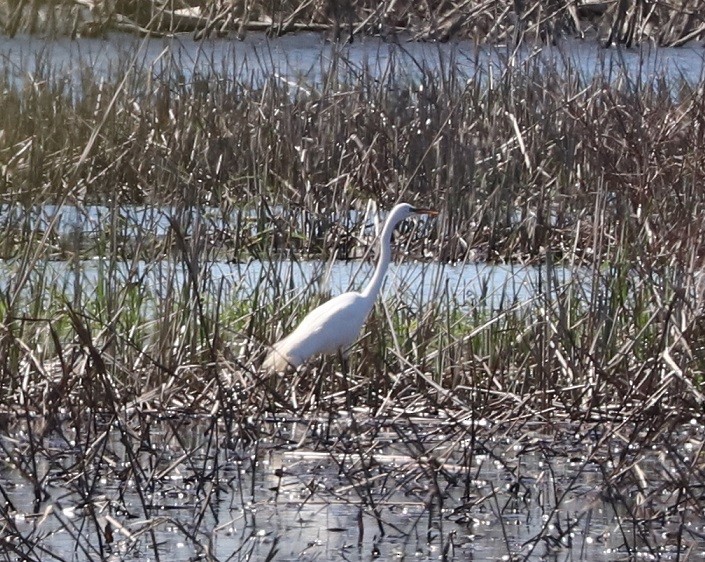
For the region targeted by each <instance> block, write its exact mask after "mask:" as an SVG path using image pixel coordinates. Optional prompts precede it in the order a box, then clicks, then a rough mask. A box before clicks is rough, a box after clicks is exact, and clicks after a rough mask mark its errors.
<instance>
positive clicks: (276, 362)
mask: <svg viewBox="0 0 705 562" xmlns="http://www.w3.org/2000/svg"><path fill="white" fill-rule="evenodd" d="M419 214H425V215H431V216H435V215H437V214H438V211H434V210H432V209H424V208H420V207H413V206H412V205H409V204H408V203H399V204H398V205H397V206H396V207H394V208H393V209H392V211H391V212H390V213H389V216H388V217H387V221H386V222H385V223H384V228H382V234H381V236H380V239H379V243H380V256H379V260H378V261H377V267H376V268H375V271H374V274H373V275H372V279H371V280H370V282H369V283H368V284H367V286H366V287H365V288H364V289H363V290H362V291H360V292H357V291H350V292H347V293H343V294H342V295H338V296H337V297H334V298H332V299H331V300H329V301H328V302H325V303H323V304H322V305H320V306H319V307H317V308H315V309H313V310H312V311H311V312H309V313H308V314H307V315H306V317H305V318H304V319H303V320H302V321H301V323H300V324H299V325H298V327H297V328H296V329H295V330H294V331H293V332H292V333H291V334H289V335H288V336H286V337H285V338H283V339H281V340H279V341H278V342H277V343H275V344H274V345H273V346H272V350H271V351H270V353H269V355H267V357H266V359H265V360H264V363H263V364H262V369H263V370H267V371H283V370H285V369H286V368H287V367H288V366H292V367H298V366H299V365H301V364H303V363H305V362H306V361H307V360H308V359H309V358H310V357H312V356H314V355H317V354H327V353H342V354H345V352H346V350H347V349H348V348H349V347H350V346H351V345H352V344H353V343H354V342H355V340H356V339H357V337H358V335H359V334H360V330H362V325H363V324H364V323H365V319H366V318H367V315H368V314H369V313H370V311H371V310H372V306H373V305H374V302H375V300H376V298H377V295H379V292H380V289H381V288H382V281H383V280H384V276H385V275H386V273H387V269H388V268H389V262H390V261H391V259H392V232H394V228H395V227H396V226H397V225H398V224H399V223H400V222H401V221H403V220H404V219H406V218H409V217H410V216H412V215H419Z"/></svg>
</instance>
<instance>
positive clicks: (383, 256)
mask: <svg viewBox="0 0 705 562" xmlns="http://www.w3.org/2000/svg"><path fill="white" fill-rule="evenodd" d="M396 225H397V221H395V220H390V219H387V222H386V223H385V224H384V228H383V229H382V234H381V236H380V237H379V246H380V253H379V260H377V267H375V272H374V274H373V275H372V279H370V282H369V283H368V284H367V287H365V288H364V289H363V290H362V292H361V294H362V296H363V297H364V298H366V299H370V301H374V300H375V299H376V298H377V295H379V292H380V290H381V289H382V281H384V276H385V274H386V273H387V268H388V267H389V262H390V261H392V232H394V227H395V226H396Z"/></svg>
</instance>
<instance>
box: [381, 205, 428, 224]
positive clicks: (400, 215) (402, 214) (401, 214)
mask: <svg viewBox="0 0 705 562" xmlns="http://www.w3.org/2000/svg"><path fill="white" fill-rule="evenodd" d="M437 214H438V211H435V210H433V209H427V208H425V207H414V206H413V205H409V204H408V203H399V204H398V205H396V206H395V207H394V208H393V209H392V212H391V213H389V218H388V219H387V220H388V222H389V223H391V224H397V223H400V222H401V221H403V220H404V219H407V218H409V217H410V216H412V215H429V216H432V217H435V216H436V215H437Z"/></svg>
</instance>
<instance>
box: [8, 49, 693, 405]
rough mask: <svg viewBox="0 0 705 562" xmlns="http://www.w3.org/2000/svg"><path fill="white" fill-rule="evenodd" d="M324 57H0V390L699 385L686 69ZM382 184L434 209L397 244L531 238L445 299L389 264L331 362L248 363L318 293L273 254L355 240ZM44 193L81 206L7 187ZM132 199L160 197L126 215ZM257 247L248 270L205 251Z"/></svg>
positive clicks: (577, 395)
mask: <svg viewBox="0 0 705 562" xmlns="http://www.w3.org/2000/svg"><path fill="white" fill-rule="evenodd" d="M344 63H345V60H344V58H343V57H342V55H340V54H338V55H337V56H335V57H333V60H332V62H331V63H330V67H327V68H325V69H323V73H322V76H321V78H320V80H318V81H316V82H312V83H301V84H300V85H292V84H291V83H289V82H284V81H282V80H279V79H277V78H266V79H263V80H257V79H255V78H252V79H251V80H252V81H243V80H236V79H233V78H232V77H228V76H227V75H223V74H221V73H219V72H217V70H218V69H217V68H213V73H212V75H208V76H203V75H201V76H198V77H196V78H194V79H193V80H191V81H186V80H184V78H183V76H181V75H179V73H178V68H169V69H166V70H164V69H163V70H164V71H163V72H162V74H161V78H155V77H154V76H149V77H148V76H147V70H146V69H145V70H143V71H142V72H139V71H138V72H134V73H133V72H132V71H131V72H130V73H128V74H116V75H114V76H112V77H111V79H108V80H100V79H98V78H97V77H96V76H93V75H92V74H91V71H90V70H84V71H83V74H82V76H81V80H80V82H79V83H78V84H73V85H72V84H70V83H67V82H66V81H62V80H58V79H56V78H55V77H54V76H53V70H52V69H50V68H47V67H42V66H41V65H40V73H39V74H38V76H37V77H36V79H35V81H34V82H27V83H24V84H22V85H20V86H18V85H17V84H16V83H15V82H13V81H12V79H11V78H10V77H5V84H4V86H3V93H2V103H3V106H4V107H5V108H6V110H5V111H3V112H2V114H1V115H0V128H2V130H3V131H4V134H3V137H2V139H0V143H1V144H0V154H2V155H3V156H2V158H3V170H4V173H3V176H2V193H3V196H2V197H3V205H4V207H3V209H4V210H7V213H6V215H5V218H4V219H3V220H5V221H6V225H5V232H7V236H5V237H4V238H3V240H2V241H1V242H0V244H1V246H2V247H1V248H0V250H1V251H2V254H3V257H4V258H5V262H4V267H6V268H7V269H8V276H7V278H6V279H7V280H6V283H5V284H4V286H3V288H2V302H1V303H0V307H1V308H2V318H3V321H2V322H3V328H2V329H3V337H2V340H1V342H0V348H1V349H0V358H1V359H2V373H1V374H0V388H2V389H3V393H4V396H3V398H4V400H3V403H4V404H6V405H10V404H22V405H24V407H25V408H26V409H27V411H38V412H44V413H45V414H48V415H49V414H51V413H52V412H57V411H59V409H65V408H68V410H69V411H71V412H75V413H76V415H78V414H80V412H82V411H83V408H84V407H85V405H86V404H88V405H89V406H90V407H91V408H95V409H104V408H105V407H106V404H107V405H109V404H113V406H112V407H115V406H116V405H117V404H123V405H125V404H132V405H135V404H145V403H150V404H153V405H156V406H157V407H159V408H168V407H178V408H184V409H186V410H187V411H212V410H213V409H214V408H216V409H217V408H218V407H219V406H220V405H223V404H226V405H229V406H234V405H237V408H236V409H238V411H240V412H245V411H246V410H247V409H248V408H255V409H257V410H258V411H259V409H261V408H264V409H268V408H269V409H277V408H282V407H290V404H291V403H292V398H293V396H292V395H291V392H292V389H294V390H295V391H296V393H297V396H296V403H297V404H299V405H300V406H301V407H302V408H304V409H307V408H318V407H319V406H320V405H321V404H322V403H327V404H329V405H331V406H332V405H335V406H336V407H338V406H337V405H339V403H340V401H341V400H344V401H345V404H346V405H351V404H357V405H361V404H366V405H371V406H376V405H379V404H381V403H386V402H384V399H383V398H382V397H383V396H392V397H394V398H395V399H398V400H399V401H400V402H399V403H400V404H403V403H406V402H407V401H410V402H413V403H414V404H417V406H415V407H418V408H420V409H422V410H423V409H425V408H432V409H435V408H438V407H448V408H458V407H460V408H462V407H468V408H471V409H472V410H473V411H477V410H482V409H488V410H492V411H505V413H507V412H513V410H512V409H510V410H509V411H507V410H505V408H506V405H507V401H509V403H511V404H514V405H519V404H521V406H522V408H527V407H528V408H530V409H531V411H535V412H543V413H544V414H543V415H549V414H550V413H553V412H561V413H565V412H567V413H569V414H570V415H575V416H591V415H595V416H604V415H612V414H611V411H612V410H613V409H614V410H615V411H619V412H620V413H621V414H624V413H625V412H639V411H645V409H648V411H650V412H652V411H654V410H659V409H661V408H663V409H664V411H669V409H670V408H672V407H678V408H679V411H681V412H682V413H685V414H686V415H690V413H691V412H694V411H695V410H694V408H695V407H696V405H697V403H699V401H700V399H701V394H700V383H701V377H702V370H703V358H702V351H701V349H702V347H701V345H700V341H701V338H702V336H701V328H700V325H701V313H700V301H699V300H698V298H699V292H698V291H697V286H696V285H697V283H698V281H699V280H700V274H699V270H700V267H701V265H702V264H701V254H702V249H701V240H702V218H701V216H702V213H701V211H700V210H701V209H702V207H703V199H704V198H705V193H704V192H703V190H702V189H701V185H702V179H703V178H702V175H703V169H705V167H704V166H703V154H705V152H703V140H704V139H703V135H702V131H703V130H704V129H703V121H704V118H705V102H704V101H703V95H702V88H699V87H698V86H696V85H689V84H688V83H686V82H685V81H682V83H679V82H676V83H669V82H667V81H666V79H665V78H657V79H654V80H653V81H651V82H648V83H634V82H632V81H629V80H627V79H626V78H614V79H613V80H611V81H607V79H606V78H602V77H600V78H596V79H594V80H589V81H587V80H585V79H583V78H582V77H581V76H580V74H579V73H578V72H576V71H574V70H571V69H568V70H567V71H566V72H562V73H561V74H559V73H558V72H557V71H556V70H555V69H553V68H551V67H550V66H547V65H545V64H544V63H541V62H540V61H539V60H538V59H529V60H527V61H523V62H517V63H516V64H513V65H508V66H507V67H506V69H505V70H502V71H498V70H496V69H495V70H490V69H489V68H488V69H487V72H486V73H480V74H478V76H477V77H476V78H474V79H470V80H467V81H466V80H465V79H461V78H460V77H459V76H460V74H459V72H457V68H456V67H455V66H454V65H455V61H454V60H445V61H444V65H441V66H440V67H439V70H438V71H430V70H426V71H419V73H418V74H416V75H408V74H407V75H406V77H405V78H400V77H399V76H400V75H399V73H398V72H397V70H399V69H398V68H396V67H395V64H396V63H395V61H394V59H393V58H392V62H390V68H388V69H387V70H388V72H385V73H382V74H381V78H380V76H376V75H372V74H371V72H370V71H368V70H365V69H362V72H355V73H353V72H351V71H347V70H345V69H346V68H348V67H347V66H346V65H345V64H344ZM127 66H129V65H127V64H126V65H125V67H127ZM400 199H402V200H407V201H419V202H423V203H425V204H430V205H432V206H434V207H436V208H438V209H439V210H440V211H441V216H440V218H439V219H438V221H437V222H436V223H435V224H434V225H433V226H432V228H431V229H430V230H424V231H423V232H420V231H418V230H416V231H414V230H412V231H411V232H409V233H407V234H406V235H402V236H401V237H400V239H399V243H400V244H402V245H404V247H405V248H406V251H407V252H409V253H410V254H411V255H412V256H416V257H420V256H422V255H423V256H427V257H430V258H432V259H433V260H435V261H438V262H444V263H446V262H447V263H452V264H463V263H465V264H467V263H470V262H474V261H476V260H480V261H489V262H492V263H497V262H513V263H521V264H525V266H526V267H532V266H533V265H539V266H540V267H541V270H540V276H541V279H542V281H541V284H540V285H539V286H537V287H536V295H535V297H534V298H533V299H531V300H530V301H529V302H528V303H521V302H514V301H513V300H512V298H511V297H510V296H507V297H506V298H504V299H501V301H500V302H501V305H500V306H498V305H497V304H496V301H495V300H493V299H488V298H485V295H479V296H478V295H475V296H473V297H472V298H473V299H474V302H473V303H468V302H467V301H468V297H467V295H465V294H464V293H463V291H461V290H459V289H457V288H452V287H447V286H444V285H443V283H441V282H439V283H438V284H437V290H436V293H435V296H434V297H433V298H426V297H424V299H425V302H423V303H420V302H419V301H420V300H423V299H421V296H420V295H419V294H418V293H417V292H416V291H415V290H414V289H413V288H412V289H411V290H410V291H407V292H404V293H399V294H396V295H390V299H389V300H388V301H387V302H386V303H381V304H380V305H379V306H378V307H377V309H376V312H375V314H374V315H373V317H372V319H371V322H370V323H369V325H368V334H367V336H365V337H364V338H363V339H362V342H361V344H360V345H359V346H357V347H356V352H355V354H354V356H353V372H352V373H351V374H349V377H341V375H340V374H336V373H334V372H333V371H334V370H335V369H334V367H335V363H334V362H331V361H328V360H326V361H324V362H323V363H322V365H323V369H322V370H319V371H317V374H316V375H315V376H311V377H309V376H306V377H294V378H293V379H291V380H293V383H294V384H293V385H289V386H288V388H287V387H286V385H285V386H284V387H280V386H277V384H271V381H268V380H267V379H266V377H263V376H262V375H261V374H258V373H257V371H256V364H257V361H258V358H259V356H260V355H261V353H262V345H263V344H265V343H267V342H271V341H273V340H274V339H275V338H276V337H277V336H278V335H280V334H281V333H282V331H287V330H289V329H291V327H292V326H293V325H295V323H296V321H297V320H298V319H300V318H301V317H302V316H303V314H304V313H305V312H306V310H308V309H310V308H311V307H312V306H314V305H315V304H316V303H317V302H319V299H320V298H321V297H319V296H318V287H317V286H316V284H315V283H312V284H311V285H310V286H308V287H306V288H304V289H301V288H298V287H295V286H294V285H293V284H292V281H291V277H290V276H289V275H287V274H286V271H287V269H286V268H281V267H280V266H279V265H278V263H277V260H278V259H280V258H282V257H284V256H286V257H288V258H291V259H293V262H292V263H293V265H292V267H293V268H297V267H300V264H299V261H298V260H301V259H304V258H308V257H312V256H313V257H322V258H323V259H324V261H327V260H333V259H336V258H339V257H345V256H348V254H351V255H352V254H354V253H355V251H356V250H355V249H356V248H359V247H360V242H363V243H365V242H367V243H370V244H371V242H372V239H371V237H370V238H368V239H366V240H359V238H360V226H361V224H363V223H365V222H367V221H369V219H370V217H371V215H370V214H365V213H364V209H365V205H366V203H367V202H368V201H370V200H373V201H377V202H379V203H380V204H382V205H385V206H387V207H389V206H391V204H392V203H393V202H395V201H397V200H400ZM42 204H54V205H58V209H59V211H61V210H62V209H68V208H70V209H72V210H73V211H72V212H77V213H79V214H83V219H84V221H85V222H86V223H88V224H91V225H92V229H93V231H92V232H90V233H85V232H81V231H79V230H76V231H73V232H71V233H68V234H67V233H66V232H63V231H61V230H60V228H59V227H58V223H56V222H52V220H50V221H49V222H48V223H47V224H45V225H43V226H41V227H39V226H37V224H38V223H37V222H36V221H34V220H31V219H30V218H28V217H29V216H30V215H29V213H28V209H30V208H31V207H32V206H35V205H42ZM91 205H102V206H103V207H102V209H103V211H102V212H103V213H104V214H103V215H102V217H101V218H100V220H95V219H94V218H92V216H91V211H90V206H91ZM135 206H146V207H147V208H150V209H156V210H157V213H156V214H157V217H158V218H157V219H148V218H144V219H142V222H140V221H136V220H134V219H133V218H130V211H125V209H126V208H127V209H130V208H135ZM137 208H140V207H137ZM352 208H356V209H358V210H360V211H361V213H360V214H359V215H357V217H356V218H355V217H353V218H350V217H349V215H348V212H349V210H350V209H352ZM11 209H15V210H20V212H19V213H10V212H9V210H11ZM56 220H58V218H57V219H56ZM155 221H156V222H155ZM92 258H97V261H94V262H86V261H85V260H86V259H92ZM253 258H254V259H256V260H263V266H262V269H261V270H259V271H255V269H249V266H247V265H243V268H244V271H245V272H247V271H249V272H250V273H252V272H255V273H254V275H255V277H256V280H255V282H254V283H253V284H252V285H251V286H249V288H248V289H247V290H246V291H245V292H244V293H243V292H242V291H240V290H239V289H240V280H239V279H229V278H226V279H223V278H222V277H221V276H219V274H218V271H217V269H218V264H219V263H221V262H223V261H227V260H241V261H243V262H246V261H247V260H250V259H253ZM57 263H58V264H59V265H57ZM92 264H97V265H92ZM456 267H460V265H456ZM558 267H567V268H568V269H569V270H570V271H571V273H572V276H573V279H574V280H573V282H571V283H567V284H563V283H559V282H557V281H556V280H555V276H556V271H557V269H556V268H558ZM62 268H63V269H62ZM324 268H325V265H323V266H322V269H321V271H322V272H323V271H324ZM89 271H91V272H93V273H89ZM67 272H69V274H67ZM282 272H284V274H282ZM360 281H362V280H360ZM412 286H413V284H412ZM421 305H422V306H421ZM381 373H390V374H393V376H391V375H390V376H388V375H386V374H381ZM448 389H453V390H452V393H451V392H450V391H449V390H448ZM287 392H288V393H289V394H287ZM344 396H347V397H346V398H343V397H344ZM302 397H303V402H302ZM380 401H382V402H380ZM463 404H464V405H465V406H462V405H463ZM8 407H9V406H8ZM109 407H110V406H109ZM507 415H510V414H509V413H508V414H507Z"/></svg>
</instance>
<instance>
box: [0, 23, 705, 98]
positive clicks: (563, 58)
mask: <svg viewBox="0 0 705 562" xmlns="http://www.w3.org/2000/svg"><path fill="white" fill-rule="evenodd" d="M0 61H1V62H0V64H1V65H2V71H3V72H4V73H6V74H7V75H8V76H9V77H10V78H11V79H12V80H13V81H16V82H18V83H21V82H24V81H27V80H29V81H33V80H35V79H36V78H37V76H38V75H41V76H45V75H46V74H47V73H48V69H51V74H52V75H53V76H54V77H56V78H59V79H65V80H67V81H76V82H78V81H79V78H80V76H81V73H82V71H83V70H84V69H86V68H91V69H92V72H94V73H96V74H97V75H98V76H99V77H100V76H103V77H111V76H112V77H114V76H115V75H118V76H119V75H121V74H122V72H124V70H125V69H128V68H137V69H143V70H149V71H150V72H152V73H153V74H154V75H155V76H163V75H165V74H169V75H172V76H181V77H183V79H184V80H186V81H191V80H192V79H194V78H195V77H198V76H212V75H218V76H221V77H224V78H229V79H235V80H243V81H245V82H246V83H250V82H254V83H257V82H258V81H262V80H264V79H266V78H268V77H271V76H276V77H278V78H279V79H280V80H282V81H285V82H287V83H289V84H292V85H293V86H294V87H295V88H298V87H301V88H304V89H305V88H310V87H315V86H316V85H317V83H318V82H319V81H320V79H321V77H322V76H323V75H324V74H325V73H326V72H328V71H330V70H331V69H332V68H333V66H332V65H333V61H335V64H336V65H337V67H336V68H337V70H338V71H343V73H347V75H349V76H354V75H356V74H357V73H359V72H360V71H362V70H363V69H364V70H367V71H369V72H370V73H371V74H372V76H380V77H381V76H383V75H384V76H386V75H388V74H389V73H393V74H394V75H395V76H396V78H397V79H399V80H402V81H403V80H415V79H417V78H418V77H419V76H420V75H421V74H422V72H425V71H429V70H430V71H431V72H433V73H436V74H440V75H449V74H452V75H453V77H454V78H455V79H460V80H469V79H473V78H479V79H488V78H489V77H490V76H498V75H500V74H501V73H502V72H504V71H505V70H507V69H508V68H514V67H517V66H525V67H526V68H533V67H534V66H536V67H538V68H543V69H549V70H553V69H556V70H558V71H559V72H561V73H565V72H571V73H574V74H577V75H580V76H581V77H582V78H583V79H584V80H591V79H592V78H594V77H598V76H603V77H606V78H608V79H610V80H616V79H617V78H618V77H621V76H626V77H628V78H629V79H630V80H632V81H634V83H637V84H638V83H649V82H651V81H653V80H654V79H655V78H657V77H663V78H665V79H666V80H667V82H671V83H674V82H679V81H681V80H685V81H686V82H688V83H690V84H696V83H699V82H700V81H701V79H702V77H703V72H704V68H705V54H704V52H703V49H702V47H701V46H698V45H695V44H693V45H690V46H685V47H679V48H669V47H658V48H657V47H653V46H650V45H648V44H647V45H644V46H642V47H639V48H629V49H627V48H623V47H614V48H610V49H605V48H603V47H601V46H600V44H599V43H597V42H596V41H587V40H575V39H566V40H562V41H560V42H559V43H558V44H557V45H533V46H532V45H525V46H523V47H521V48H519V49H516V48H514V47H513V46H507V45H496V46H488V45H477V44H475V43H474V42H471V41H461V40H457V41H449V42H446V43H432V42H411V41H404V40H403V39H401V40H395V41H386V40H383V39H381V38H378V37H362V38H360V39H358V40H356V41H354V42H353V43H351V44H343V45H338V44H333V43H330V42H326V41H325V38H324V36H322V35H319V34H314V33H300V34H295V35H286V36H283V37H279V38H269V37H267V36H266V35H265V34H258V33H250V34H248V35H247V36H246V38H245V39H244V40H242V41H238V40H233V39H206V40H203V41H198V42H196V41H193V40H192V39H191V38H190V35H183V36H179V35H177V36H174V37H169V38H159V39H154V38H151V39H150V38H137V37H133V36H129V35H123V34H109V35H108V36H107V37H105V38H101V39H96V38H79V39H74V40H72V39H69V38H58V39H51V40H46V39H40V38H36V37H29V36H17V37H14V38H12V39H8V38H2V39H0Z"/></svg>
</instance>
